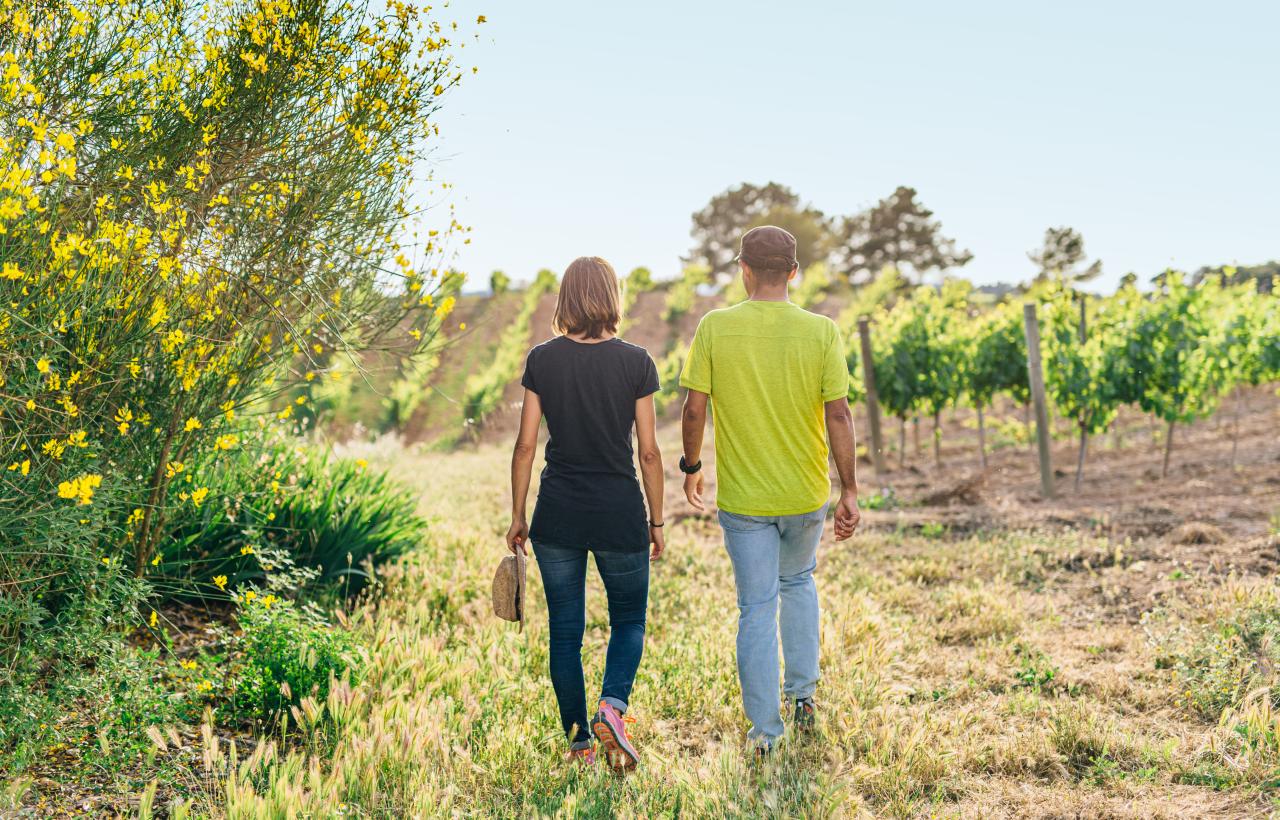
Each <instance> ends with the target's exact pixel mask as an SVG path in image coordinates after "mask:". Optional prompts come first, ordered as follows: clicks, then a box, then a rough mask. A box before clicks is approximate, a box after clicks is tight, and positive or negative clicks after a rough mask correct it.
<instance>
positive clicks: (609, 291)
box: [551, 256, 622, 339]
mask: <svg viewBox="0 0 1280 820" xmlns="http://www.w3.org/2000/svg"><path fill="white" fill-rule="evenodd" d="M621 319H622V294H621V292H620V291H619V288H618V274H616V273H614V271H613V266H612V265H610V264H609V263H608V262H606V261H604V260H603V259H601V258H600V257H598V256H579V257H578V258H577V259H575V260H573V263H572V264H570V265H569V267H568V268H567V269H566V270H565V272H564V278H563V279H562V280H560V295H559V296H558V297H557V299H556V312H555V315H554V316H552V317H551V329H552V330H553V331H555V333H556V335H559V336H564V335H566V334H569V333H574V334H580V335H582V336H585V337H586V338H588V339H599V338H600V337H601V336H603V335H605V334H606V333H617V332H618V322H619V321H621Z"/></svg>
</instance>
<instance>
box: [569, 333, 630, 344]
mask: <svg viewBox="0 0 1280 820" xmlns="http://www.w3.org/2000/svg"><path fill="white" fill-rule="evenodd" d="M564 335H565V338H568V339H572V340H573V341H575V342H578V343H579V344H584V345H597V344H600V343H601V342H607V341H609V340H610V339H615V338H617V336H616V335H615V334H613V333H606V334H604V335H603V336H598V337H596V338H594V339H588V338H587V337H586V336H584V335H582V334H581V333H566V334H564Z"/></svg>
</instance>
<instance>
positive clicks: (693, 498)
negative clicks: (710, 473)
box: [684, 470, 707, 512]
mask: <svg viewBox="0 0 1280 820" xmlns="http://www.w3.org/2000/svg"><path fill="white" fill-rule="evenodd" d="M684 497H685V498H687V499H689V504H690V505H691V506H692V507H693V508H694V509H695V510H697V511H698V512H706V511H707V505H706V503H705V502H703V500H702V471H701V470H699V471H698V472H696V473H694V474H693V475H687V476H685V477H684Z"/></svg>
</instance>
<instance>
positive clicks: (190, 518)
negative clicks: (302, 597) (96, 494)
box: [153, 441, 427, 598]
mask: <svg viewBox="0 0 1280 820" xmlns="http://www.w3.org/2000/svg"><path fill="white" fill-rule="evenodd" d="M191 483H192V484H193V485H194V486H207V487H210V488H211V489H212V492H211V493H210V496H211V498H212V499H214V500H211V501H209V502H206V503H205V504H203V505H202V506H200V507H196V506H194V505H188V506H186V507H183V508H182V511H181V515H180V517H179V518H177V519H176V520H174V521H172V523H171V528H170V532H171V536H170V538H169V539H168V541H167V542H166V546H165V548H164V552H163V553H162V554H161V556H160V563H159V564H158V565H157V566H156V568H155V576H153V582H154V583H155V586H156V588H157V589H158V590H159V591H160V592H161V593H162V594H165V595H168V596H172V597H181V598H191V597H203V596H207V595H217V594H221V593H222V592H223V590H226V589H234V588H235V587H237V586H238V585H240V584H242V583H245V582H250V581H253V582H257V581H261V580H262V579H263V578H264V577H265V573H266V572H268V571H270V570H271V569H273V568H274V567H275V566H276V565H277V564H278V562H279V561H280V560H281V559H282V558H283V559H287V560H289V561H291V562H292V563H294V564H296V565H297V566H299V567H307V568H312V569H315V570H316V578H315V579H314V581H312V582H311V583H310V586H311V587H312V588H313V591H314V588H315V587H316V586H319V587H324V588H328V589H333V590H336V591H338V592H340V593H342V594H345V595H354V594H356V593H358V592H360V591H361V590H363V589H364V588H365V587H366V586H367V585H368V584H369V583H370V582H371V581H372V580H373V578H374V572H375V570H376V568H377V567H378V566H380V565H382V564H384V563H386V562H387V561H390V560H392V559H394V558H396V557H398V556H400V555H403V554H404V553H405V552H406V551H408V550H409V549H411V548H413V547H414V546H416V545H418V544H420V543H421V542H422V540H423V539H424V538H425V536H426V530H427V523H426V521H425V520H424V519H423V518H421V517H420V516H419V515H418V514H417V512H416V509H417V499H416V498H415V497H414V495H413V493H412V492H411V491H410V490H409V489H408V488H406V487H404V486H403V485H400V484H398V483H396V482H395V481H393V480H391V479H389V478H388V477H387V476H386V475H385V474H383V473H380V472H377V471H370V470H369V469H368V467H367V465H366V464H365V463H364V462H363V461H352V460H347V459H337V458H334V457H332V456H331V455H329V454H327V453H317V452H314V451H310V450H307V449H305V448H302V447H298V446H289V445H288V443H287V442H286V441H274V442H267V443H265V444H264V445H263V447H262V449H260V450H259V449H256V448H246V449H244V450H240V451H237V452H236V453H235V454H232V455H231V457H230V458H228V457H227V456H224V457H223V459H222V460H221V461H219V462H217V463H211V464H207V465H199V466H196V467H195V468H194V469H193V470H192V481H191Z"/></svg>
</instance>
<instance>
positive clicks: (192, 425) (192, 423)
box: [182, 416, 203, 433]
mask: <svg viewBox="0 0 1280 820" xmlns="http://www.w3.org/2000/svg"><path fill="white" fill-rule="evenodd" d="M202 426H203V425H202V424H200V419H198V418H195V417H194V416H193V417H191V418H189V419H187V423H186V424H185V425H183V428H182V429H183V432H187V433H190V432H191V431H192V430H199V429H200V428H201V427H202Z"/></svg>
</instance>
